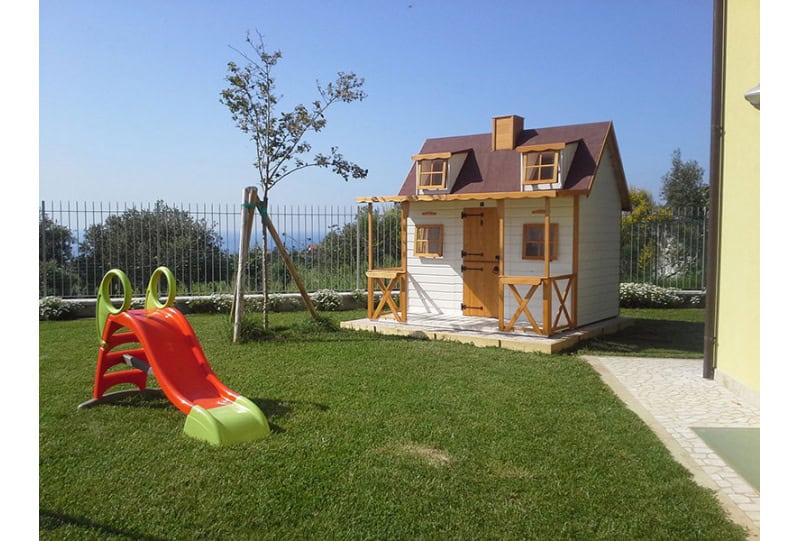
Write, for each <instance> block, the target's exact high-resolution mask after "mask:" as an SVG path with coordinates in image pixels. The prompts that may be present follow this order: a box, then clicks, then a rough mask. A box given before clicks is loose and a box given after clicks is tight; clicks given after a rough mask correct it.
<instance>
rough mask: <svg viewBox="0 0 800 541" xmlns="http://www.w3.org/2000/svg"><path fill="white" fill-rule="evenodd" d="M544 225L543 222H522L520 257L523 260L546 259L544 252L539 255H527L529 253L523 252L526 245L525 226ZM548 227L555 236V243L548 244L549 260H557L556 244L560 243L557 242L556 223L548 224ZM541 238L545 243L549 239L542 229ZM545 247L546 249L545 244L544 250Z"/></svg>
mask: <svg viewBox="0 0 800 541" xmlns="http://www.w3.org/2000/svg"><path fill="white" fill-rule="evenodd" d="M544 226H545V224H522V259H523V260H525V261H544V260H545V259H546V257H547V256H546V254H543V255H541V256H529V255H526V254H525V247H526V242H527V241H526V238H527V236H526V234H527V228H528V227H544ZM550 229H551V231H552V234H553V235H554V236H555V237H556V241H555V243H553V244H551V245H550V247H551V249H550V252H551V253H550V258H549V260H550V261H557V260H558V245H559V244H560V243H559V242H558V224H551V225H550ZM542 240H543V242H545V243H547V241H548V240H549V237H547V233H546V232H544V231H543V232H542ZM546 249H547V246H545V250H546Z"/></svg>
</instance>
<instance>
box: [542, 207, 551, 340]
mask: <svg viewBox="0 0 800 541" xmlns="http://www.w3.org/2000/svg"><path fill="white" fill-rule="evenodd" d="M551 290H552V284H551V283H550V198H549V197H545V199H544V289H543V290H542V312H543V313H542V325H543V328H542V330H543V331H544V335H545V336H550V316H551V313H550V300H551V293H552V291H551Z"/></svg>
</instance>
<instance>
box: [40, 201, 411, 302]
mask: <svg viewBox="0 0 800 541" xmlns="http://www.w3.org/2000/svg"><path fill="white" fill-rule="evenodd" d="M366 208H367V207H366V206H363V207H357V206H353V207H327V206H303V207H289V206H280V205H276V206H271V207H270V208H269V209H268V213H269V215H270V217H271V220H272V222H273V224H274V226H275V229H276V230H277V231H278V233H279V235H280V237H281V241H282V243H283V244H284V246H285V247H286V249H287V251H288V252H289V254H290V257H291V260H292V262H293V263H294V265H295V266H296V268H297V269H298V271H299V274H300V275H301V277H302V280H303V283H304V285H305V287H306V288H307V289H308V290H310V291H316V290H319V289H335V290H338V291H354V290H357V289H362V288H366V283H365V278H364V272H365V271H366V268H367V211H366ZM396 216H399V210H398V209H396V208H395V207H394V206H393V205H375V210H374V229H373V234H374V239H375V250H374V252H373V256H374V258H375V265H376V266H394V265H397V264H399V257H400V245H399V235H397V234H396V233H395V231H394V230H395V229H397V227H396V224H397V223H399V222H398V220H397V218H396ZM255 221H256V224H255V225H254V230H253V232H252V235H251V246H250V255H249V259H248V261H247V265H246V276H245V291H246V292H253V293H255V292H260V291H261V290H262V287H263V279H264V272H263V266H262V255H263V252H264V247H265V244H264V240H263V238H262V235H261V227H260V221H259V220H258V219H256V220H255ZM240 227H241V205H240V204H213V205H211V204H209V205H200V204H196V205H184V204H165V203H163V202H157V203H139V204H131V203H95V202H70V203H64V202H50V203H46V202H44V201H43V202H42V203H41V208H40V217H39V296H40V297H44V296H58V297H64V298H76V297H93V296H94V295H95V294H96V292H97V287H98V286H99V284H100V282H101V280H102V278H103V275H104V274H105V272H106V271H108V270H109V269H112V268H119V269H122V270H123V271H124V272H125V273H126V274H127V275H128V277H129V278H130V280H131V284H132V286H133V290H134V294H138V295H141V294H143V292H144V291H145V289H146V287H147V282H148V280H149V277H150V274H151V273H152V271H153V270H155V268H156V267H158V266H161V265H166V266H167V267H169V268H170V270H172V272H173V273H174V274H175V278H176V281H177V284H178V294H183V295H202V294H209V293H230V292H232V291H233V288H234V285H235V280H236V268H237V265H238V250H239V237H240ZM266 252H267V275H268V276H269V290H270V292H272V293H282V292H292V291H297V288H296V285H295V284H294V282H293V281H292V278H291V275H290V273H289V271H288V269H287V268H286V265H285V264H284V262H283V260H282V258H281V257H280V255H279V253H278V251H277V249H276V246H275V243H274V242H273V240H272V238H271V237H269V235H268V236H267V242H266Z"/></svg>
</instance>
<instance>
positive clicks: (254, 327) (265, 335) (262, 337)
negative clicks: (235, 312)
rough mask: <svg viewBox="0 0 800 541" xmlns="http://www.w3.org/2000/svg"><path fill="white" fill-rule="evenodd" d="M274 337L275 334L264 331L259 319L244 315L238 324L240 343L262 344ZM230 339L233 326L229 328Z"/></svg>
mask: <svg viewBox="0 0 800 541" xmlns="http://www.w3.org/2000/svg"><path fill="white" fill-rule="evenodd" d="M274 337H275V333H273V332H272V331H271V330H269V331H268V330H265V329H264V326H263V324H262V321H261V318H260V317H257V316H255V315H246V316H245V317H243V318H242V320H241V321H240V322H239V340H240V342H242V343H246V342H263V341H266V340H271V339H272V338H274ZM231 338H233V326H231Z"/></svg>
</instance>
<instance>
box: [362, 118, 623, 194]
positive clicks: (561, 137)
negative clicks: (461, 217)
mask: <svg viewBox="0 0 800 541" xmlns="http://www.w3.org/2000/svg"><path fill="white" fill-rule="evenodd" d="M551 143H565V144H569V143H577V147H576V151H575V156H574V158H573V160H572V165H571V166H570V168H569V172H568V174H567V177H566V179H565V180H564V184H563V187H562V188H560V189H559V190H557V192H558V193H557V194H555V195H574V194H576V193H577V194H588V193H589V192H590V191H591V189H592V184H593V183H594V179H595V176H596V174H597V170H598V165H599V163H600V157H601V156H602V155H603V153H604V152H609V153H610V158H611V163H612V165H613V170H614V175H615V177H616V179H615V180H616V182H617V186H618V188H619V193H620V199H621V203H622V208H623V209H624V210H629V208H630V197H629V193H628V187H627V182H626V180H625V173H624V170H623V168H622V161H621V159H620V154H619V148H618V147H617V139H616V135H615V134H614V125H613V123H612V122H611V121H608V122H595V123H590V124H573V125H570V126H553V127H547V128H536V129H524V130H522V131H521V132H520V133H519V135H518V136H517V138H516V145H515V146H516V147H524V146H530V145H544V144H551ZM447 152H450V153H453V154H455V153H459V152H467V153H468V154H467V158H466V161H465V162H464V165H463V167H462V168H461V171H460V173H459V174H458V177H457V178H456V179H455V183H454V184H453V187H452V190H450V192H449V194H448V197H445V199H447V198H469V197H471V196H473V197H474V196H477V195H478V194H492V195H493V196H496V197H501V196H502V195H503V194H508V195H510V194H512V193H514V194H517V193H520V185H519V183H520V157H519V156H520V153H519V151H518V150H516V149H513V150H492V134H491V133H481V134H476V135H460V136H455V137H440V138H435V139H427V140H426V141H425V143H424V144H423V145H422V148H421V149H420V151H419V154H421V155H422V154H435V153H447ZM416 193H417V192H416V168H415V166H412V167H411V169H410V170H409V172H408V175H407V176H406V179H405V181H404V182H403V185H402V187H401V188H400V192H399V193H398V194H397V196H395V197H384V198H364V199H365V200H378V199H380V200H385V201H391V200H394V201H402V200H414V199H416V198H418V196H417V195H416ZM526 193H527V194H528V195H530V196H535V194H531V193H530V192H526ZM540 195H544V194H540ZM550 195H551V196H552V195H553V194H552V193H551V194H550ZM436 199H442V197H436Z"/></svg>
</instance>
